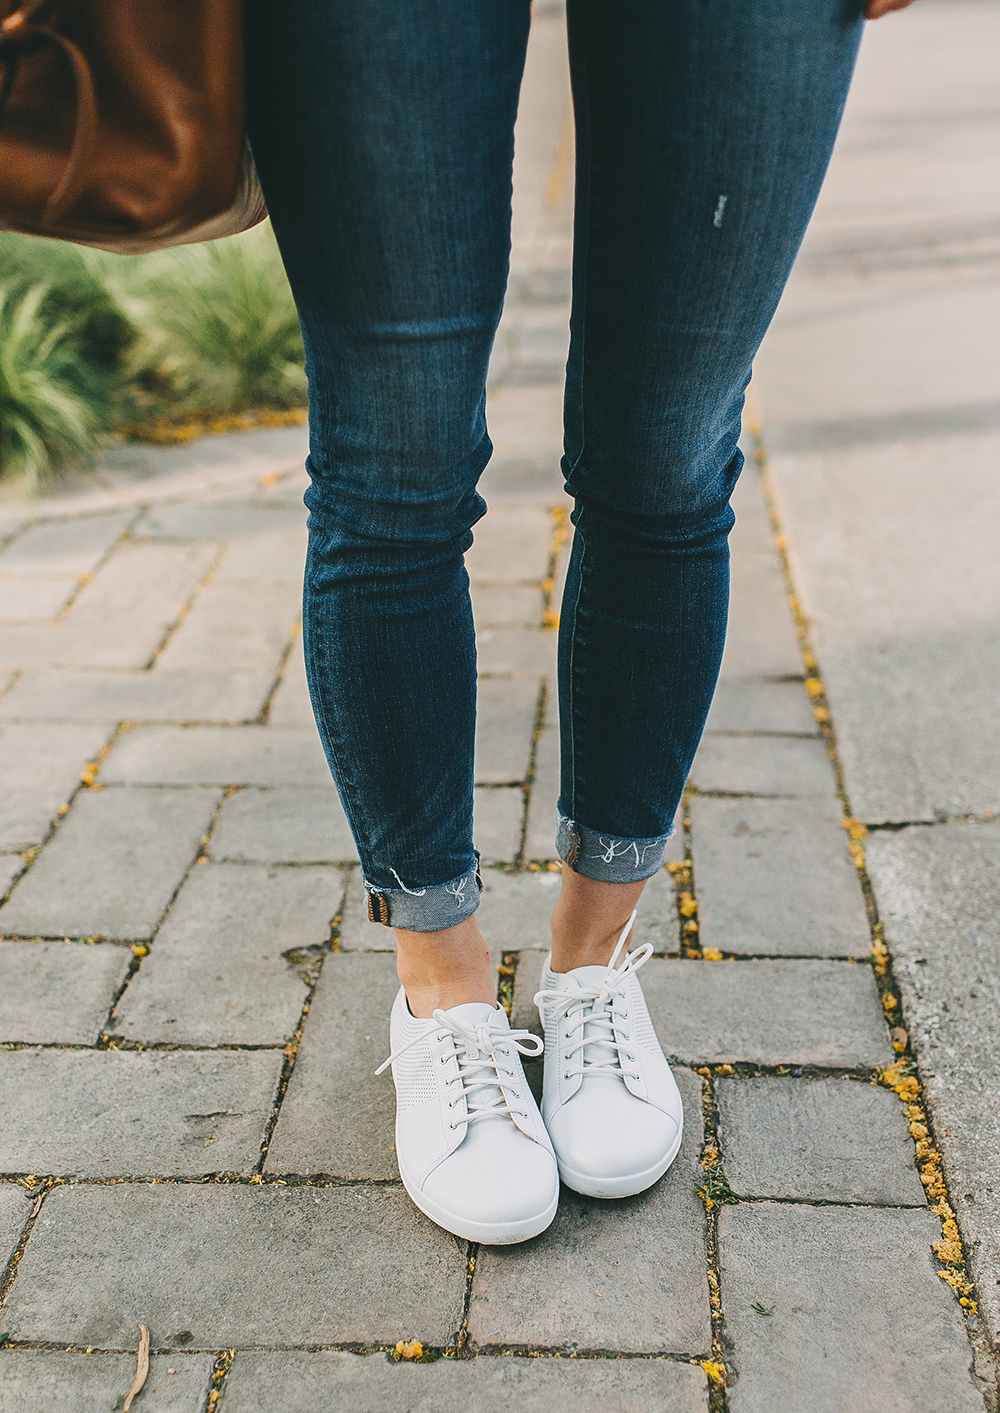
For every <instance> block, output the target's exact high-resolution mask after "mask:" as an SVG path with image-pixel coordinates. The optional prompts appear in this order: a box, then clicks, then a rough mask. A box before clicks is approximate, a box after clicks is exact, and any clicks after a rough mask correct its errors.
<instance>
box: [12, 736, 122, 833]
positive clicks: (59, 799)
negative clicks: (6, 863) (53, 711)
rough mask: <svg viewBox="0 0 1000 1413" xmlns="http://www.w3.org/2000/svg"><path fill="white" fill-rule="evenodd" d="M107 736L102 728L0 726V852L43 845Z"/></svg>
mask: <svg viewBox="0 0 1000 1413" xmlns="http://www.w3.org/2000/svg"><path fill="white" fill-rule="evenodd" d="M109 734H110V731H109V728H108V727H107V726H106V725H104V726H99V725H63V726H54V725H51V724H49V723H34V722H31V723H28V722H24V723H13V722H12V723H5V724H3V725H0V779H2V780H3V789H2V791H0V849H5V850H10V851H12V852H13V851H14V850H16V849H30V848H31V847H32V846H33V845H35V844H40V843H41V841H42V840H43V839H44V838H45V835H46V833H47V832H48V828H49V825H50V824H51V823H52V821H53V819H55V817H56V811H57V810H58V808H59V806H60V805H61V804H64V803H65V802H66V801H67V800H68V799H69V797H70V795H71V794H72V793H73V791H74V789H75V788H76V786H77V785H78V784H79V782H80V772H81V771H82V770H83V767H84V766H85V765H86V764H87V762H88V761H89V760H92V759H93V758H94V757H95V756H96V755H97V754H98V752H99V751H100V750H101V748H102V746H103V745H104V743H105V742H106V741H107V739H108V736H109Z"/></svg>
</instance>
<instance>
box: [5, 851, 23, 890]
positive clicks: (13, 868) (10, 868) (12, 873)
mask: <svg viewBox="0 0 1000 1413" xmlns="http://www.w3.org/2000/svg"><path fill="white" fill-rule="evenodd" d="M23 869H24V859H23V858H22V857H21V855H20V854H0V898H2V897H3V895H4V894H5V893H6V892H7V890H8V888H9V887H10V885H11V884H12V883H13V882H14V879H15V878H16V877H17V876H18V874H19V873H21V872H22V871H23Z"/></svg>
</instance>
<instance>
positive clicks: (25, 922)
mask: <svg viewBox="0 0 1000 1413" xmlns="http://www.w3.org/2000/svg"><path fill="white" fill-rule="evenodd" d="M218 798H219V797H218V792H217V791H214V790H145V789H135V790H84V791H83V792H81V794H80V795H79V796H78V797H77V799H76V800H75V801H74V804H73V808H72V809H71V810H70V812H69V814H68V815H67V816H66V818H65V820H64V821H63V823H62V824H61V825H60V827H59V829H58V830H57V832H56V834H55V836H54V837H53V839H52V840H51V842H50V843H49V844H48V845H47V846H46V848H45V849H44V850H43V852H42V854H41V855H40V856H39V858H38V860H37V862H36V863H35V864H34V866H33V867H32V869H31V870H30V872H29V873H28V874H26V876H25V877H24V878H23V879H22V880H21V882H20V883H19V884H18V885H17V887H16V888H15V890H14V893H13V895H12V897H11V900H10V902H9V903H7V904H6V905H5V906H4V907H3V908H0V931H2V932H7V933H14V934H19V935H22V936H26V937H33V936H42V937H90V936H94V935H98V934H99V935H101V936H104V937H120V938H132V939H142V938H147V937H151V936H152V935H153V932H154V931H155V930H156V926H157V924H158V922H159V920H160V918H161V917H162V915H163V912H164V909H165V908H166V906H167V904H168V903H169V902H170V899H171V898H172V896H173V894H174V891H175V890H176V888H177V886H178V884H179V883H180V881H181V879H182V878H183V877H184V874H185V872H186V871H187V869H188V868H189V867H190V865H191V863H192V862H193V861H194V858H195V857H196V855H197V853H198V849H199V847H200V841H201V839H202V837H203V835H204V834H205V831H206V830H207V829H208V827H209V824H210V822H211V819H212V812H213V810H214V808H215V805H216V803H217V801H218Z"/></svg>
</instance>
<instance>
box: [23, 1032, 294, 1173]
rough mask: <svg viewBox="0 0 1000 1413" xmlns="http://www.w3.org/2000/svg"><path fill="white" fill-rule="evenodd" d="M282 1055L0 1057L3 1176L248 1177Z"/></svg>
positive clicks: (57, 1053)
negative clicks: (232, 1174) (225, 1174)
mask: <svg viewBox="0 0 1000 1413" xmlns="http://www.w3.org/2000/svg"><path fill="white" fill-rule="evenodd" d="M282 1058H283V1056H282V1054H281V1052H280V1051H279V1052H274V1051H228V1052H224V1053H219V1052H208V1053H205V1052H202V1053H193V1054H192V1053H184V1052H182V1051H156V1050H147V1051H143V1052H141V1053H139V1052H137V1051H134V1050H131V1051H130V1050H119V1051H114V1050H13V1051H0V1092H2V1093H3V1107H2V1108H0V1162H2V1165H3V1169H4V1171H6V1172H9V1173H22V1172H23V1173H58V1174H60V1175H63V1176H65V1175H67V1174H74V1175H76V1176H78V1177H87V1178H108V1177H121V1176H124V1175H134V1176H152V1175H154V1174H162V1175H164V1176H170V1177H196V1176H198V1175H199V1174H202V1173H213V1172H236V1173H243V1174H244V1175H246V1176H249V1175H250V1174H251V1173H252V1172H253V1170H254V1166H255V1164H256V1163H257V1162H258V1160H259V1158H260V1145H261V1140H262V1139H263V1137H264V1127H265V1124H266V1122H267V1118H268V1115H269V1114H270V1111H271V1105H272V1103H273V1102H274V1097H275V1093H276V1090H277V1085H278V1079H279V1076H280V1074H281V1064H282Z"/></svg>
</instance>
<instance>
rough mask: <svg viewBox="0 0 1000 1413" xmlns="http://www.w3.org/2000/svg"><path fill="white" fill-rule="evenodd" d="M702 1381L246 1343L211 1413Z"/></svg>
mask: <svg viewBox="0 0 1000 1413" xmlns="http://www.w3.org/2000/svg"><path fill="white" fill-rule="evenodd" d="M705 1383H706V1380H705V1375H704V1373H703V1371H702V1370H701V1369H699V1368H694V1367H692V1366H691V1365H690V1364H679V1363H674V1362H672V1361H669V1360H666V1359H613V1360H609V1359H601V1360H597V1359H576V1360H569V1359H511V1358H491V1357H486V1356H484V1357H481V1358H478V1359H462V1360H455V1359H439V1360H437V1361H436V1362H434V1363H432V1364H407V1363H402V1362H401V1363H399V1364H395V1363H393V1362H391V1361H390V1360H388V1359H387V1358H386V1357H385V1355H383V1354H371V1355H367V1356H363V1355H358V1354H341V1353H338V1352H336V1351H334V1350H329V1351H323V1352H320V1353H302V1354H267V1353H262V1352H258V1351H256V1350H247V1351H246V1352H243V1351H241V1352H240V1353H238V1354H237V1356H236V1358H235V1360H234V1361H233V1365H232V1368H231V1370H230V1373H229V1377H228V1378H227V1380H226V1386H225V1392H224V1394H223V1397H222V1401H221V1403H220V1404H219V1413H469V1410H470V1409H475V1410H476V1413H507V1410H509V1409H512V1408H516V1409H518V1410H519V1413H652V1411H653V1410H655V1413H705V1406H706V1404H705V1392H704V1391H705ZM17 1413H20V1410H17ZM26 1413H27V1410H26ZM59 1413H62V1410H61V1409H60V1410H59ZM67 1413H68V1410H67Z"/></svg>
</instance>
